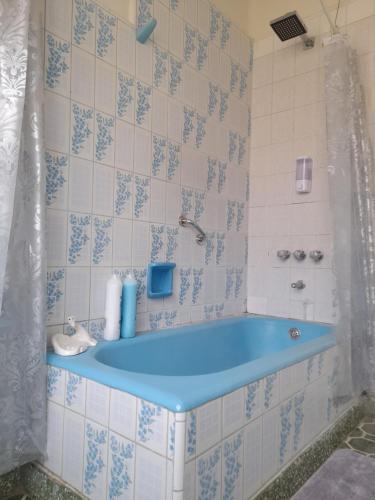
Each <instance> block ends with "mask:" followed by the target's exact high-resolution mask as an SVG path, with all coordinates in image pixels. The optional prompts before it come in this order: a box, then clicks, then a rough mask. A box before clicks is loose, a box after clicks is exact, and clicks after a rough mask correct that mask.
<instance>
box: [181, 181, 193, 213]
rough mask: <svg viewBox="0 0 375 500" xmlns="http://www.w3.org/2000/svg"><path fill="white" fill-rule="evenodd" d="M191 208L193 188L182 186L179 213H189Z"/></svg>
mask: <svg viewBox="0 0 375 500" xmlns="http://www.w3.org/2000/svg"><path fill="white" fill-rule="evenodd" d="M192 208H193V190H192V189H187V188H184V187H183V188H182V190H181V213H182V214H184V215H189V214H190V212H191V210H192Z"/></svg>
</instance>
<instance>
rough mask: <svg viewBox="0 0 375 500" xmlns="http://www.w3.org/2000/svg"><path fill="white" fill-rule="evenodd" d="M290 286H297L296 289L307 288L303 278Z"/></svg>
mask: <svg viewBox="0 0 375 500" xmlns="http://www.w3.org/2000/svg"><path fill="white" fill-rule="evenodd" d="M290 286H291V287H292V288H295V289H296V290H303V289H304V288H306V285H305V283H304V282H303V281H302V280H298V281H296V282H295V283H292V284H291V285H290Z"/></svg>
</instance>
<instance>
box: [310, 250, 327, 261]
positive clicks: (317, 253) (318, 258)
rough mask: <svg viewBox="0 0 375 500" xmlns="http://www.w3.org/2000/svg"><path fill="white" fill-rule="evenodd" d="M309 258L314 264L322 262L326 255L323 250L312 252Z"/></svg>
mask: <svg viewBox="0 0 375 500" xmlns="http://www.w3.org/2000/svg"><path fill="white" fill-rule="evenodd" d="M309 256H310V259H312V260H313V261H314V262H320V261H321V260H322V259H323V257H324V254H323V252H322V251H321V250H311V252H310V253H309Z"/></svg>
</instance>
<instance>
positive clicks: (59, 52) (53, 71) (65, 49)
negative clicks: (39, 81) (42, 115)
mask: <svg viewBox="0 0 375 500" xmlns="http://www.w3.org/2000/svg"><path fill="white" fill-rule="evenodd" d="M47 49H48V57H47V68H46V85H47V87H48V88H49V89H55V88H56V87H58V86H59V83H60V77H61V76H62V75H64V74H65V73H66V72H67V71H68V70H69V64H68V63H67V56H68V54H70V43H68V42H60V41H59V40H57V39H56V38H54V37H53V36H52V35H51V34H50V33H47Z"/></svg>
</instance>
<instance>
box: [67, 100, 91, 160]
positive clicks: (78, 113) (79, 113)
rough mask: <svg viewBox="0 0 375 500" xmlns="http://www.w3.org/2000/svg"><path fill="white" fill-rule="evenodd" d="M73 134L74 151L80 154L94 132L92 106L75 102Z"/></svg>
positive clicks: (73, 108)
mask: <svg viewBox="0 0 375 500" xmlns="http://www.w3.org/2000/svg"><path fill="white" fill-rule="evenodd" d="M72 112H73V117H72V118H73V135H72V151H73V153H74V154H76V155H79V153H80V152H81V151H82V149H83V147H84V144H85V142H86V140H87V139H88V138H89V137H90V135H91V134H92V124H91V120H92V118H93V114H94V111H93V110H92V109H90V108H85V107H84V106H81V105H78V104H76V103H73V107H72Z"/></svg>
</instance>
